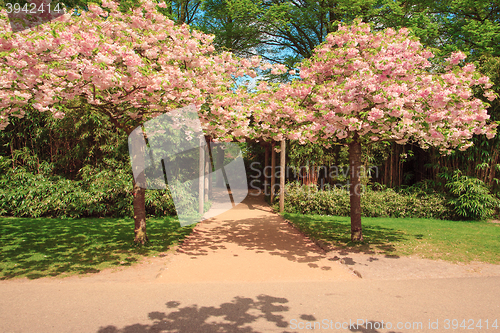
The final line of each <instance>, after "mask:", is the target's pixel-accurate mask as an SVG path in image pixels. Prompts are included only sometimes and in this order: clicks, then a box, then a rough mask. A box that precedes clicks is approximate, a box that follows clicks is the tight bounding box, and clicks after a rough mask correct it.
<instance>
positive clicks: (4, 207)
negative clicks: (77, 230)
mask: <svg viewBox="0 0 500 333" xmlns="http://www.w3.org/2000/svg"><path fill="white" fill-rule="evenodd" d="M80 178H81V179H80V180H75V181H73V180H68V179H65V178H63V177H60V176H45V175H42V174H33V173H31V172H29V171H27V170H25V169H22V168H18V169H16V170H15V171H12V170H10V171H8V172H7V173H6V174H5V175H3V176H2V177H1V178H0V215H12V216H18V217H42V216H43V217H47V216H50V217H73V218H78V217H101V216H102V217H104V216H110V217H132V216H133V205H132V198H133V197H132V175H131V174H128V173H127V170H122V169H115V170H112V171H111V170H107V169H97V168H92V167H89V166H87V167H84V168H83V169H82V170H81V174H80ZM181 191H182V195H183V197H184V198H187V199H186V202H193V201H194V200H195V198H191V197H190V194H189V193H188V192H187V191H186V190H182V189H181ZM145 201H146V214H147V215H149V216H162V215H175V214H176V211H175V207H174V203H173V201H172V197H171V194H170V192H169V191H168V190H146V195H145Z"/></svg>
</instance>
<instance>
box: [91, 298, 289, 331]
mask: <svg viewBox="0 0 500 333" xmlns="http://www.w3.org/2000/svg"><path fill="white" fill-rule="evenodd" d="M286 303H288V300H287V299H286V298H282V297H273V296H269V295H259V296H257V297H256V299H255V300H254V299H252V298H249V297H240V296H236V297H234V299H233V300H232V301H231V302H228V303H222V304H220V305H219V306H201V307H199V306H198V305H196V304H195V305H189V306H184V307H180V303H179V302H176V301H169V302H167V303H166V307H167V311H164V312H160V311H155V312H150V313H149V315H148V317H149V319H150V320H152V321H153V323H152V324H133V325H129V326H126V327H124V328H122V329H118V328H117V327H116V326H111V325H110V326H106V327H103V328H101V329H99V330H98V333H142V332H144V333H145V332H164V331H168V332H178V333H192V332H203V333H210V332H238V333H240V332H241V333H243V332H244V333H253V332H262V331H261V330H258V331H257V330H255V329H254V328H252V326H251V325H250V324H252V323H255V322H256V321H257V320H264V321H267V323H266V324H267V325H269V324H271V325H273V326H275V327H278V328H286V327H287V326H288V322H287V321H285V319H284V316H283V315H282V314H281V313H284V312H286V311H288V310H289V307H288V306H286V305H285V304H286Z"/></svg>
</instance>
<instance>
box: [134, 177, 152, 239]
mask: <svg viewBox="0 0 500 333" xmlns="http://www.w3.org/2000/svg"><path fill="white" fill-rule="evenodd" d="M132 183H133V186H134V188H133V191H132V193H133V195H134V199H133V203H134V234H135V239H134V242H136V243H141V244H145V243H146V242H148V241H149V239H148V236H147V234H146V200H145V195H146V190H145V189H144V188H142V187H140V186H139V185H138V184H136V182H135V180H132Z"/></svg>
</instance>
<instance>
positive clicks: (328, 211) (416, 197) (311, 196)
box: [276, 183, 456, 219]
mask: <svg viewBox="0 0 500 333" xmlns="http://www.w3.org/2000/svg"><path fill="white" fill-rule="evenodd" d="M285 193H286V195H285V211H286V212H288V213H299V214H318V215H333V216H349V215H350V197H349V193H348V192H347V191H346V190H344V189H339V188H333V189H331V190H327V191H320V190H318V189H317V188H316V187H315V186H301V185H300V184H298V183H290V184H287V185H286V186H285ZM276 205H277V204H276ZM361 214H362V216H367V217H414V218H417V217H418V218H422V217H424V218H438V219H453V218H454V217H456V216H455V214H454V212H453V209H452V207H451V206H450V205H449V204H448V202H447V200H446V198H445V196H443V195H440V194H438V193H430V194H427V193H425V194H422V193H420V194H418V193H397V192H395V191H394V190H392V189H385V190H382V191H373V190H371V189H370V188H366V189H365V191H364V192H363V193H362V194H361Z"/></svg>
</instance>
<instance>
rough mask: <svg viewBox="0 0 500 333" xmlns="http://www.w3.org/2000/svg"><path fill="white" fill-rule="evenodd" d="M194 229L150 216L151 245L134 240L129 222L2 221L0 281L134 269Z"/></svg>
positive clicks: (100, 220)
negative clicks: (135, 265)
mask: <svg viewBox="0 0 500 333" xmlns="http://www.w3.org/2000/svg"><path fill="white" fill-rule="evenodd" d="M193 226H194V225H191V226H187V227H184V228H181V227H180V225H179V222H178V220H177V219H176V218H172V217H162V218H148V220H147V232H148V237H149V239H150V242H149V243H148V244H147V245H145V246H137V245H135V244H134V242H133V236H134V222H133V220H132V219H129V218H124V219H120V218H83V219H57V218H16V217H0V279H1V280H5V279H10V278H15V277H27V278H29V279H36V278H40V277H44V276H67V275H71V274H84V273H96V272H99V271H100V270H102V269H104V268H108V267H121V266H130V265H132V264H133V263H135V262H137V261H139V259H140V258H141V257H144V256H154V255H158V254H160V253H161V252H165V251H168V249H169V248H171V247H172V246H173V245H175V244H177V242H178V241H179V240H181V239H183V238H184V237H185V236H186V235H188V234H189V233H190V232H191V231H192V228H193Z"/></svg>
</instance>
